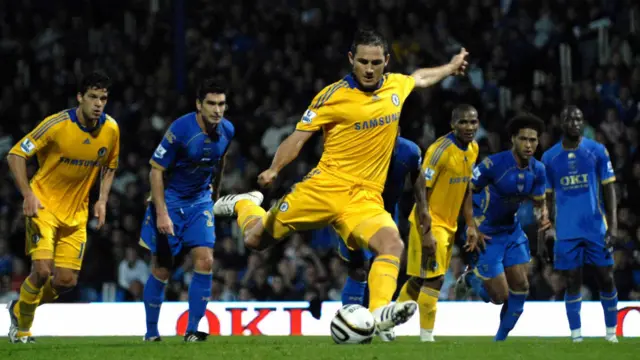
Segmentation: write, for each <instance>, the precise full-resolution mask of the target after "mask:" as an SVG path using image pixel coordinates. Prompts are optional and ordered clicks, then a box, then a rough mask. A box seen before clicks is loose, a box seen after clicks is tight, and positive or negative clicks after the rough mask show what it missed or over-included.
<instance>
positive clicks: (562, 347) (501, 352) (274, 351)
mask: <svg viewBox="0 0 640 360" xmlns="http://www.w3.org/2000/svg"><path fill="white" fill-rule="evenodd" d="M436 340H437V342H435V343H420V342H419V341H418V338H417V337H399V338H398V339H397V340H396V341H395V342H393V343H381V342H380V341H378V340H377V339H374V342H373V343H372V344H369V345H341V346H338V345H335V344H334V343H333V341H332V340H331V338H329V337H266V336H262V337H209V338H208V339H207V341H206V342H204V343H188V344H185V343H183V342H182V337H168V338H164V339H163V342H158V343H144V342H142V341H141V338H139V337H136V338H131V337H74V338H57V337H55V338H54V337H43V338H39V339H38V340H37V341H38V342H37V344H9V343H8V341H7V338H2V339H0V341H2V342H0V359H2V360H18V359H25V360H40V359H42V360H57V359H62V360H81V359H101V360H102V359H104V360H110V359H113V360H123V359H152V360H161V359H194V360H229V359H251V360H254V359H255V360H261V359H264V360H270V359H295V360H298V359H300V360H315V359H330V360H338V359H357V360H370V359H377V360H395V359H398V360H400V359H401V360H440V359H443V360H444V359H446V360H464V359H473V360H480V359H488V360H503V359H504V360H507V359H508V360H517V359H526V360H536V359H541V360H542V359H543V360H554V359H561V360H573V359H575V360H586V359H594V360H622V359H639V358H640V355H638V354H639V349H640V338H621V339H619V340H620V343H618V344H609V343H607V342H606V341H605V340H604V339H602V338H587V339H585V341H584V342H583V343H579V344H574V343H572V342H571V340H570V339H568V338H523V337H513V338H510V339H508V340H507V341H506V342H504V343H494V342H493V341H492V339H491V338H489V337H437V338H436Z"/></svg>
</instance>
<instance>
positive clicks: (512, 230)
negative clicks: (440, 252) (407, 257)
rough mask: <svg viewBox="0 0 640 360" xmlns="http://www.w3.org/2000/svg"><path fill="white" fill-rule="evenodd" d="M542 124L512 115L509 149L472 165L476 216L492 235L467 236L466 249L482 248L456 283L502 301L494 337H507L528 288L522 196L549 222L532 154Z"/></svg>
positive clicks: (541, 171)
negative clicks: (521, 222)
mask: <svg viewBox="0 0 640 360" xmlns="http://www.w3.org/2000/svg"><path fill="white" fill-rule="evenodd" d="M543 129H544V123H543V122H542V120H540V119H539V118H537V117H535V116H532V115H518V116H516V117H514V118H513V119H511V120H510V122H509V124H508V125H507V131H508V132H509V135H510V136H511V142H512V144H513V145H512V147H511V150H506V151H503V152H500V153H497V154H494V155H491V156H488V157H487V158H485V159H484V160H483V161H482V162H481V163H480V164H479V165H478V166H477V167H476V168H475V169H474V170H473V179H472V187H473V191H474V195H473V216H474V218H475V221H476V222H477V223H478V224H479V225H478V226H479V228H478V229H479V230H480V232H481V234H483V235H484V234H486V236H487V238H488V239H491V240H489V241H487V242H486V244H485V243H484V242H483V238H484V236H480V237H478V238H476V239H473V238H470V239H467V243H466V244H465V248H466V250H467V251H469V252H473V251H477V250H478V249H480V250H481V251H479V254H478V258H477V261H476V263H475V269H474V270H473V272H471V271H467V272H465V273H464V274H463V275H462V276H461V277H460V279H459V281H458V284H457V286H458V287H460V286H462V287H468V286H470V287H472V289H473V290H474V291H475V292H476V293H477V294H478V295H479V296H480V297H482V299H483V300H484V301H485V302H489V301H491V302H493V303H495V304H503V306H502V313H501V315H500V327H499V328H498V332H497V334H496V336H495V340H496V341H504V340H506V338H507V336H508V334H509V332H510V331H511V330H512V329H513V328H514V326H515V325H516V322H517V321H518V319H519V318H520V315H521V314H522V311H523V310H524V302H525V300H526V298H527V294H528V292H529V282H528V280H527V265H528V264H529V261H530V259H531V256H530V254H529V241H528V239H527V236H526V235H525V233H524V231H523V230H522V227H521V226H520V223H519V221H518V217H517V216H516V213H517V211H518V209H519V208H520V205H521V204H522V202H524V201H525V200H528V199H532V200H533V201H534V213H535V215H536V219H537V221H538V224H539V228H540V229H544V228H546V227H548V226H549V220H548V218H547V213H546V211H545V209H546V207H545V181H546V180H545V176H546V175H545V168H544V165H543V164H542V163H541V162H539V161H538V160H536V159H535V158H534V157H533V154H534V153H535V151H536V148H537V147H538V137H539V136H540V134H541V133H542V131H543Z"/></svg>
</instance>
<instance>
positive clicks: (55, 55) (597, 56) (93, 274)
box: [0, 0, 640, 303]
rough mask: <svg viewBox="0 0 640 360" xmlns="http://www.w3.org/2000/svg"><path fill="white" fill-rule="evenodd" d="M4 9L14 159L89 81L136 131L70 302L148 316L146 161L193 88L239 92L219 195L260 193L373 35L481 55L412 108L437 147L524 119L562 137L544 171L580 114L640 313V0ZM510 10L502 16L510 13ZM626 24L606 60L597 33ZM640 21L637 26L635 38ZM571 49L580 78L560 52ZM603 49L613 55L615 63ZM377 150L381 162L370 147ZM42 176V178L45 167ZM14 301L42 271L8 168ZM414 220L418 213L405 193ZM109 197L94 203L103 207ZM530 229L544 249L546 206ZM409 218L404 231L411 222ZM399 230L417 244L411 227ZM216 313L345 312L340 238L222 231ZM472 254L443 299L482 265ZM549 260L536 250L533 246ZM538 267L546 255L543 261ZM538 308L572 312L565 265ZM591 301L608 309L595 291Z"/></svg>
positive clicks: (6, 237) (545, 140) (8, 279)
mask: <svg viewBox="0 0 640 360" xmlns="http://www.w3.org/2000/svg"><path fill="white" fill-rule="evenodd" d="M74 3H75V5H76V6H74V7H70V6H68V5H67V6H58V5H60V4H58V2H57V1H49V2H41V1H27V0H24V1H20V2H15V1H12V2H1V3H0V33H1V34H0V66H1V67H2V69H3V76H2V78H0V86H1V92H0V119H2V121H1V122H0V155H1V156H2V158H4V157H5V155H6V153H7V151H8V150H9V148H10V147H11V145H12V144H13V143H15V142H16V141H18V140H19V139H20V138H21V137H22V136H23V135H24V134H25V133H27V132H28V131H30V130H31V129H32V128H33V127H34V126H35V125H36V123H37V122H39V121H40V120H41V119H43V118H44V117H45V116H47V115H49V114H51V113H54V112H56V111H59V110H62V109H64V108H68V107H73V106H75V104H76V96H75V95H76V80H77V79H79V77H80V74H82V73H86V72H88V71H90V70H92V69H95V68H100V69H103V70H105V71H106V72H107V73H108V74H109V75H110V76H111V77H112V79H113V80H114V83H115V86H114V87H113V88H112V90H111V92H110V94H109V104H108V105H107V112H108V113H109V114H110V115H111V116H113V117H114V118H115V119H116V120H117V121H118V123H119V126H120V128H121V134H122V139H121V143H122V146H121V160H120V169H119V170H118V173H117V178H116V181H115V183H114V188H113V191H112V194H111V196H110V199H109V203H108V208H107V210H108V215H107V225H106V226H105V227H104V228H102V229H101V230H100V231H96V230H95V223H94V222H90V223H89V243H88V247H87V249H86V255H85V258H84V264H83V270H82V272H81V275H80V285H79V286H78V288H77V289H76V290H75V291H74V292H71V293H68V294H65V295H63V296H62V298H61V299H60V301H70V302H72V301H112V300H117V301H140V300H141V296H142V288H143V284H144V282H145V281H146V278H147V276H148V272H149V265H148V261H149V254H148V253H146V252H145V251H143V250H144V249H143V248H141V247H139V246H138V239H139V231H140V224H141V220H142V216H143V214H144V209H145V202H144V201H145V197H146V193H147V192H148V191H149V180H148V174H149V165H148V160H149V158H150V156H151V154H152V152H153V149H154V148H155V147H156V145H157V143H158V142H159V140H160V139H161V137H162V135H163V134H164V131H165V129H166V128H167V126H168V125H169V124H170V123H171V121H172V120H173V119H175V118H176V117H178V116H180V115H182V114H184V113H186V112H190V111H193V110H194V104H195V101H194V97H193V92H194V89H195V84H196V83H197V82H198V80H199V79H201V78H202V77H203V76H205V75H211V74H213V75H215V76H219V77H220V78H221V79H222V80H224V81H225V83H227V84H228V86H229V89H230V93H229V95H228V96H229V109H228V111H227V113H226V117H227V118H228V119H230V120H231V121H232V122H233V124H234V125H235V127H236V139H235V140H234V142H233V143H232V146H231V149H230V150H229V153H228V157H227V161H226V168H225V171H224V176H223V180H222V185H221V193H222V194H225V193H229V192H242V191H247V190H250V189H255V188H256V187H257V184H256V177H257V175H258V173H259V171H260V170H261V169H265V168H266V167H268V165H269V164H270V160H271V157H272V156H273V154H274V153H275V150H276V149H277V146H278V144H279V143H280V141H281V140H282V139H283V138H284V137H285V136H286V135H287V134H289V133H290V132H291V131H292V130H293V129H294V127H295V123H296V122H297V121H298V120H299V118H300V116H301V114H302V112H303V111H304V110H305V109H306V107H307V106H308V104H309V102H310V101H311V99H312V98H313V96H314V95H315V93H316V92H318V91H319V90H320V89H322V88H323V87H324V86H325V85H328V84H329V83H331V82H333V81H336V80H338V79H339V78H340V77H342V76H344V75H345V74H346V73H347V72H348V71H349V68H348V62H347V59H346V53H347V51H348V48H349V45H350V41H351V39H350V37H351V34H352V33H353V32H354V31H355V29H356V27H357V26H361V25H369V26H373V27H376V28H377V29H379V30H380V31H381V32H382V33H383V34H384V35H385V36H386V37H387V39H388V41H389V44H390V50H391V64H390V68H389V70H390V71H394V72H403V73H410V72H411V71H412V70H413V69H415V68H417V67H418V66H425V65H437V64H441V63H444V62H446V61H448V60H449V59H450V57H451V56H452V55H453V54H454V53H455V52H457V51H458V50H459V48H460V46H464V47H466V48H467V49H468V50H469V52H470V53H471V56H470V61H471V63H472V64H471V68H470V70H469V72H468V74H467V76H466V77H463V78H457V79H453V78H450V79H447V80H445V81H444V82H443V83H442V84H440V85H438V86H436V87H434V88H431V89H428V90H425V91H421V92H418V93H415V94H413V95H411V97H410V98H409V99H408V101H407V103H406V105H405V107H404V109H403V113H402V120H401V132H402V135H403V136H405V137H407V138H409V139H410V140H413V141H415V142H416V143H417V144H418V145H420V147H421V148H422V150H423V151H424V150H426V148H427V146H428V145H429V144H430V143H432V142H433V141H434V140H435V138H436V137H438V136H440V135H443V134H445V133H446V132H447V131H448V129H449V117H450V112H451V109H452V107H453V106H454V104H457V103H462V102H464V103H469V104H472V105H474V106H475V107H476V108H477V109H478V111H479V114H480V120H481V129H480V131H479V133H478V136H477V141H478V142H479V144H480V148H481V158H482V157H483V156H485V155H487V154H489V153H493V152H497V151H499V150H502V149H505V148H507V147H508V146H509V141H508V138H507V137H506V135H505V132H504V124H505V122H506V120H507V119H508V118H509V117H510V116H512V115H513V114H516V113H518V112H521V111H529V112H532V113H534V114H536V115H538V116H540V117H541V118H543V119H544V120H545V121H546V122H547V126H548V127H547V131H546V132H545V133H544V134H543V135H542V137H541V142H540V148H539V149H538V152H537V156H538V158H539V156H540V155H541V154H542V152H543V151H544V150H545V149H546V148H548V147H549V146H550V145H552V144H553V143H554V142H556V141H557V140H558V139H559V128H558V124H559V117H558V116H559V113H560V110H561V108H562V106H563V105H566V104H570V103H571V104H576V105H578V106H579V107H580V108H581V109H582V110H583V112H584V114H585V118H586V119H587V120H588V123H589V125H588V127H587V130H586V133H585V136H587V137H590V138H594V139H597V140H598V141H600V142H603V143H605V144H606V145H607V148H608V150H609V152H610V155H611V158H612V162H613V164H614V167H615V170H616V176H617V180H618V182H617V184H618V194H619V197H620V201H619V206H620V208H619V211H618V217H619V227H620V230H621V235H622V237H623V239H624V244H620V245H618V247H617V248H616V251H615V257H616V265H615V276H616V284H617V287H618V290H619V297H620V299H621V300H628V299H636V300H637V299H640V246H639V244H640V222H639V216H640V207H638V206H637V205H634V204H637V201H638V199H640V156H639V155H638V151H637V147H638V141H639V140H640V138H639V137H638V130H639V129H640V128H639V127H640V36H639V33H638V31H640V22H639V21H638V20H637V19H638V16H636V17H635V18H634V17H633V16H632V15H631V14H634V13H635V14H636V15H637V14H639V13H640V12H639V9H638V8H639V5H638V3H636V2H634V1H632V0H606V1H605V0H602V1H601V0H587V1H585V2H583V1H578V0H546V1H541V2H539V1H534V0H512V1H502V2H497V1H492V0H450V1H446V2H445V1H436V0H421V1H403V0H377V1H366V2H364V1H357V0H351V1H343V0H326V1H320V0H317V1H316V0H255V1H241V0H237V1H234V2H233V3H232V4H230V5H226V3H225V4H223V3H221V2H211V1H204V0H200V1H186V0H185V1H174V2H171V1H168V0H136V1H127V2H112V1H107V0H104V1H92V2H81V1H76V2H74ZM497 4H500V5H497ZM607 20H609V21H610V23H611V26H610V27H609V29H608V30H606V32H607V33H608V35H609V36H608V39H609V40H608V42H606V44H605V45H604V46H602V39H601V38H599V37H598V31H597V30H594V26H593V25H594V24H595V23H603V22H606V21H607ZM634 21H635V23H634ZM561 44H565V45H566V46H567V47H568V48H569V49H570V51H571V54H572V56H571V57H570V60H569V65H570V66H569V68H568V71H569V73H570V74H571V76H570V77H569V81H566V79H565V78H566V77H565V76H563V75H562V73H563V71H567V69H566V68H565V69H563V68H562V66H561V50H560V49H561V48H560V45H561ZM603 48H604V50H603ZM321 148H322V142H321V138H320V136H316V138H315V141H314V142H312V143H311V144H308V145H307V147H306V149H305V151H303V153H302V154H301V156H300V158H299V159H298V160H297V161H296V162H295V163H293V164H291V165H290V166H289V167H287V168H286V169H285V170H284V171H283V173H282V174H281V175H280V177H279V180H278V184H277V186H275V187H273V188H271V189H268V190H265V191H264V192H265V197H266V199H265V203H264V204H265V205H266V206H269V205H270V204H271V203H272V202H273V201H275V199H277V198H278V197H279V196H281V195H283V194H284V192H285V191H287V189H288V188H289V187H290V186H291V185H292V184H293V183H294V182H295V181H297V180H299V179H301V177H302V176H304V175H305V173H306V172H307V171H308V170H309V169H310V168H311V167H312V166H313V165H314V164H315V162H316V161H317V160H318V158H319V154H320V152H321ZM363 151H368V150H367V149H363ZM36 168H37V164H36V163H35V162H34V163H33V164H32V165H30V167H29V171H30V173H31V174H33V172H34V171H35V170H36ZM0 174H1V175H0V181H1V187H0V303H4V302H8V301H9V300H10V299H13V298H17V292H18V291H19V287H20V284H21V282H22V281H23V280H24V278H25V277H26V275H27V274H28V268H29V260H28V259H27V258H25V256H24V241H25V240H24V220H23V217H22V214H21V212H22V210H21V209H22V199H21V197H20V194H19V192H18V191H17V190H16V189H15V187H14V185H13V182H12V179H11V178H10V175H9V172H8V169H7V164H6V162H2V164H1V165H0ZM406 190H407V191H406V194H405V197H404V198H403V200H404V201H403V202H402V203H401V210H402V211H403V214H404V217H406V215H407V214H408V213H409V210H410V209H411V206H412V204H411V192H410V190H409V189H406ZM92 199H93V200H95V196H93V198H92ZM519 216H520V219H521V221H522V222H523V224H524V225H525V226H526V229H527V231H528V232H529V233H530V234H531V235H530V236H529V238H533V236H534V235H535V231H536V229H535V225H534V224H533V221H532V210H531V207H530V206H523V207H522V209H521V211H520V214H519ZM401 217H402V216H401ZM400 225H401V230H402V232H403V233H404V234H406V232H407V224H406V220H403V221H402V222H401V224H400ZM216 233H217V243H216V248H215V259H216V261H215V265H214V284H213V289H212V300H224V301H233V300H252V299H255V300H303V299H305V300H309V299H312V298H315V297H319V298H321V299H332V300H339V298H340V290H341V288H342V285H343V282H344V279H345V276H346V268H345V266H344V264H343V263H342V262H341V260H340V259H339V258H338V257H337V255H336V254H335V253H334V252H333V250H332V243H331V240H330V237H329V235H328V233H327V232H326V231H315V232H307V233H299V234H294V235H293V236H291V237H290V238H289V239H287V240H286V241H284V242H283V243H282V244H281V245H279V246H277V247H275V248H273V249H271V250H269V251H267V252H264V253H251V252H249V251H248V250H246V249H245V248H244V246H243V244H242V239H241V236H240V234H239V231H238V228H237V226H236V225H235V222H234V221H232V220H228V219H217V220H216ZM460 245H461V241H460V240H458V245H457V246H456V250H455V251H454V254H455V256H454V259H453V260H452V265H451V268H450V269H449V272H448V274H447V276H446V281H445V285H444V287H443V291H441V297H442V299H450V300H452V299H453V291H452V285H453V283H454V282H455V279H456V278H457V277H458V276H459V275H460V273H461V272H462V270H463V268H464V264H465V262H466V257H465V255H464V253H463V252H462V250H461V249H462V248H461V246H460ZM532 250H534V251H535V244H532ZM534 253H535V252H534ZM176 268H177V269H178V271H176V273H175V275H174V276H173V277H172V279H171V284H170V286H169V288H168V289H169V290H168V294H167V300H169V301H171V300H186V296H187V288H188V284H189V281H190V274H191V268H192V264H191V263H190V260H189V259H188V257H187V258H186V259H185V261H184V262H182V259H178V261H177V262H176ZM530 269H531V271H530V283H531V294H530V296H529V299H532V300H561V299H563V295H562V294H563V292H564V284H563V283H562V281H561V280H560V278H559V276H558V275H557V274H556V273H554V271H553V270H552V267H551V265H550V264H544V263H541V262H539V261H538V259H536V258H534V259H533V261H532V263H531V266H530ZM585 281H586V285H585V289H584V298H585V300H587V299H593V300H596V299H597V296H598V293H597V291H592V290H591V289H595V284H593V282H592V281H591V280H590V277H589V276H585Z"/></svg>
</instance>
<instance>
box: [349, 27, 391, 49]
mask: <svg viewBox="0 0 640 360" xmlns="http://www.w3.org/2000/svg"><path fill="white" fill-rule="evenodd" d="M358 45H369V46H381V47H382V50H383V52H384V54H385V55H387V54H388V53H389V46H388V45H387V41H386V40H385V39H384V36H382V34H380V33H379V32H377V31H375V30H373V29H369V28H363V29H358V30H357V31H356V33H355V35H354V36H353V42H352V43H351V53H352V54H354V55H355V53H356V50H357V49H358Z"/></svg>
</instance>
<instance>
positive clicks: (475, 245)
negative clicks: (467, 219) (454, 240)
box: [464, 226, 491, 252]
mask: <svg viewBox="0 0 640 360" xmlns="http://www.w3.org/2000/svg"><path fill="white" fill-rule="evenodd" d="M486 239H491V237H490V236H487V235H485V234H483V233H481V232H480V230H478V228H477V227H475V226H467V242H466V244H464V249H465V251H467V252H474V251H484V249H485V248H486V246H487V245H486V242H485V240H486Z"/></svg>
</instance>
